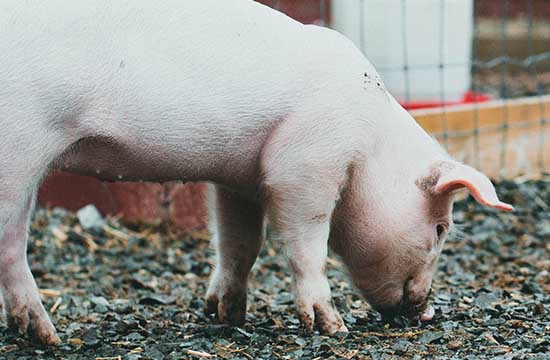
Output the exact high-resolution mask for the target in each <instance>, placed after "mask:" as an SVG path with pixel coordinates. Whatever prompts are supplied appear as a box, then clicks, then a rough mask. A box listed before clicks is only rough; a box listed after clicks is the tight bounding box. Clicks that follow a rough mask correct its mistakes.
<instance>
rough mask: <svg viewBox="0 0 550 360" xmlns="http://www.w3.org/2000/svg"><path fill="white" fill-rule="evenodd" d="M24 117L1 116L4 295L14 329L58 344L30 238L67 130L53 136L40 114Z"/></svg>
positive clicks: (0, 270) (0, 288) (0, 282)
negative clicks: (43, 183)
mask: <svg viewBox="0 0 550 360" xmlns="http://www.w3.org/2000/svg"><path fill="white" fill-rule="evenodd" d="M22 114H23V111H22V110H21V111H15V110H14V111H8V112H5V113H3V114H0V127H1V128H2V129H3V131H4V133H3V135H2V141H0V292H1V294H2V298H3V300H4V310H5V311H4V312H5V314H6V316H7V320H8V324H9V325H10V327H11V328H13V329H14V330H18V331H19V332H20V333H21V334H25V333H29V335H31V336H33V337H35V338H37V340H38V341H40V342H41V343H44V344H56V343H58V342H59V338H58V336H57V334H56V332H55V328H54V327H53V325H52V323H51V321H50V319H49V317H48V314H47V313H46V311H45V310H44V307H43V306H42V303H41V300H40V296H39V293H38V288H37V286H36V283H35V281H34V278H33V276H32V273H31V271H30V268H29V266H28V263H27V257H26V254H27V238H28V236H27V233H28V226H29V219H30V217H31V214H32V211H33V209H34V204H35V202H36V190H37V189H38V185H39V183H40V180H41V178H42V177H43V176H45V174H46V173H47V170H48V167H49V166H50V164H51V163H52V162H53V161H54V160H55V159H56V158H57V157H58V156H59V155H60V154H62V152H63V151H64V149H66V148H67V147H68V146H69V145H70V142H68V141H66V139H64V136H63V135H62V134H63V133H62V132H61V131H63V130H61V131H60V132H59V133H54V132H53V131H52V129H51V128H50V127H48V126H46V121H45V120H44V121H40V120H38V119H40V114H38V116H30V114H27V115H29V116H28V117H24V119H23V120H22V119H21V115H22ZM2 115H5V116H2ZM16 115H17V116H16ZM25 119H26V120H25ZM33 119H35V120H33Z"/></svg>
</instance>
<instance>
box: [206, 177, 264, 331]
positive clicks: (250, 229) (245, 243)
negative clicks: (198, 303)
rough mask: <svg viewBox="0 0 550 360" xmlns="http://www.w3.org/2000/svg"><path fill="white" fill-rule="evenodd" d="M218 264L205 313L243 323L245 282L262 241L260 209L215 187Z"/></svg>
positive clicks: (212, 279)
mask: <svg viewBox="0 0 550 360" xmlns="http://www.w3.org/2000/svg"><path fill="white" fill-rule="evenodd" d="M215 199H216V219H215V220H216V228H217V229H216V230H215V237H216V240H215V241H214V244H215V247H216V252H217V257H218V259H217V264H216V268H215V270H214V273H213V274H212V277H211V279H210V286H209V287H208V292H207V294H206V309H205V311H206V313H208V314H215V315H216V316H217V318H218V320H219V321H220V322H222V323H228V324H233V325H242V324H243V323H244V321H245V316H246V296H247V283H248V275H249V273H250V269H251V268H252V266H253V265H254V262H255V261H256V257H257V256H258V252H259V251H260V247H261V243H262V226H263V211H262V209H261V207H260V206H258V205H257V204H255V203H251V202H249V201H247V200H245V199H243V198H242V197H240V196H239V195H238V194H235V193H233V192H231V191H229V190H226V189H223V188H220V187H216V194H215Z"/></svg>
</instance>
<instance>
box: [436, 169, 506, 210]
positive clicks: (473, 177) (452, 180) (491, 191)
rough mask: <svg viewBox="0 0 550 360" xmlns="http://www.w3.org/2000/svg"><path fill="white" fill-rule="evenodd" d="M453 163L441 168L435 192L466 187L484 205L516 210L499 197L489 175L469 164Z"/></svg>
mask: <svg viewBox="0 0 550 360" xmlns="http://www.w3.org/2000/svg"><path fill="white" fill-rule="evenodd" d="M453 165H454V166H443V167H441V168H440V176H439V179H438V180H437V183H436V184H435V187H434V189H433V190H434V193H435V194H445V193H450V192H452V191H454V190H457V189H461V188H466V189H468V191H469V192H470V194H472V196H473V197H474V199H476V201H477V202H478V203H480V204H482V205H485V206H489V207H492V208H495V209H500V210H504V211H512V210H514V207H513V206H512V205H510V204H506V203H504V202H502V201H500V200H499V199H498V196H497V193H496V191H495V187H494V186H493V184H492V183H491V180H489V178H487V176H485V175H483V174H482V173H480V172H479V171H477V170H476V169H474V168H472V167H470V166H467V165H463V164H459V163H456V164H453Z"/></svg>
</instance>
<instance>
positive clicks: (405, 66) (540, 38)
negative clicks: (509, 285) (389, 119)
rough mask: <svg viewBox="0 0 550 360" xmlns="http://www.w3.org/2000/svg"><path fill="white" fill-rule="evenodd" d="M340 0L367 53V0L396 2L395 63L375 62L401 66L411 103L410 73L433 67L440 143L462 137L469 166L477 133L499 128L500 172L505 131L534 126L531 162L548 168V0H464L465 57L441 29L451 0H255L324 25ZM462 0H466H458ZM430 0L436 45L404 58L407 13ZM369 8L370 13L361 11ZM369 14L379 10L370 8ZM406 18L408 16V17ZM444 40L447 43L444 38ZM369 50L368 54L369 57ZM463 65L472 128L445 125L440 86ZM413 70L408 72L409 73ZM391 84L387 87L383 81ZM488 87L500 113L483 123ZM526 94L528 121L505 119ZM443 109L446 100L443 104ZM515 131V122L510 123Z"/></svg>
mask: <svg viewBox="0 0 550 360" xmlns="http://www.w3.org/2000/svg"><path fill="white" fill-rule="evenodd" d="M344 1H346V2H348V5H349V4H350V3H352V4H355V5H353V6H357V8H356V9H352V10H354V11H353V12H354V13H355V14H354V15H353V16H357V17H358V23H357V27H358V29H357V31H358V34H359V35H358V37H357V39H355V41H356V43H357V46H358V47H359V48H360V49H361V50H362V51H363V52H366V53H367V57H369V56H368V55H369V54H368V52H369V51H370V52H371V54H372V52H373V49H372V48H370V45H371V44H370V41H371V39H372V38H371V34H370V33H369V31H370V30H369V29H370V28H369V25H371V24H369V19H372V18H371V17H369V15H371V16H372V11H373V10H371V9H372V7H371V6H372V5H373V4H374V5H375V3H376V2H377V1H378V2H379V4H384V6H386V7H394V9H395V10H399V13H400V17H399V26H398V29H397V31H399V35H398V37H399V42H400V46H401V54H400V56H401V58H402V60H403V61H402V64H401V65H398V66H396V65H395V64H391V65H389V66H387V65H386V64H378V65H377V64H375V65H376V66H377V69H378V70H379V72H380V73H381V75H382V78H384V77H385V76H388V77H391V76H393V75H392V73H393V74H402V81H403V84H402V87H403V95H402V99H401V100H402V101H403V103H404V104H411V102H414V101H415V99H416V98H417V97H418V93H416V91H415V90H414V89H415V87H414V86H413V85H415V83H414V82H415V79H416V80H417V79H418V73H419V72H422V71H430V70H431V71H436V72H437V74H438V85H437V86H436V87H435V88H438V92H439V93H438V94H437V96H436V97H435V98H434V101H435V102H436V103H437V104H438V105H441V112H440V116H441V118H440V126H439V128H440V129H441V131H439V132H437V133H435V134H434V135H436V136H437V137H438V138H440V140H441V141H442V143H443V145H444V146H446V147H448V146H449V142H450V141H451V140H453V139H457V138H464V137H469V138H471V141H472V147H473V151H472V152H473V153H472V155H471V158H470V159H469V161H470V162H471V163H472V164H473V165H474V166H476V167H478V168H479V167H480V166H481V167H482V165H483V164H482V163H483V162H484V161H486V160H483V156H482V155H483V151H484V149H483V146H482V134H484V133H494V132H498V133H499V134H500V135H499V136H500V143H499V147H500V149H499V156H498V160H497V161H498V168H499V172H500V175H501V176H502V177H505V176H506V175H507V174H506V169H507V165H508V163H509V162H510V161H511V160H510V159H509V157H510V147H512V146H516V147H517V146H518V145H517V144H514V145H511V144H510V141H511V140H512V139H511V131H512V130H514V129H517V128H520V127H532V126H538V127H539V134H538V135H537V142H538V145H537V148H538V150H537V151H538V154H537V155H536V158H537V160H536V166H537V168H538V172H539V173H549V172H550V169H549V165H548V160H549V159H548V158H550V154H545V149H547V147H548V144H546V142H548V141H549V139H547V138H546V137H547V136H548V135H547V134H548V131H549V130H550V119H548V115H547V112H548V110H546V109H545V106H549V105H545V104H546V102H548V100H547V98H545V97H544V95H549V94H550V0H523V1H510V0H472V1H473V2H472V14H471V16H472V18H473V20H472V29H471V31H472V36H471V44H470V49H471V56H470V57H469V59H466V60H465V61H462V60H457V59H456V58H453V57H449V56H448V53H447V52H446V49H448V47H449V44H448V43H446V42H448V35H454V34H452V33H451V32H452V31H450V30H449V29H448V27H447V26H448V22H449V21H450V20H453V19H450V18H449V17H451V18H452V17H453V15H449V12H448V11H449V8H448V7H449V6H451V7H452V6H453V3H456V2H454V1H451V0H419V1H408V0H392V1H387V0H300V1H293V0H271V1H270V2H268V0H266V1H261V2H263V3H264V4H267V5H271V6H272V7H273V8H275V9H279V10H280V11H283V12H286V13H287V14H288V15H290V16H292V17H295V18H297V19H298V20H300V21H303V22H310V23H317V24H319V25H325V26H332V25H333V20H334V16H333V14H334V9H335V6H337V5H339V2H344ZM464 1H465V2H467V1H468V0H464ZM426 3H430V4H431V5H432V6H433V5H434V4H436V5H437V6H438V12H439V14H438V16H437V17H436V21H437V24H430V25H429V26H435V28H437V31H438V32H439V33H438V34H435V33H434V34H433V38H431V39H426V40H425V41H431V42H433V43H434V44H436V46H437V47H438V50H437V55H436V56H434V57H433V58H432V61H428V62H426V61H424V62H418V61H415V62H413V61H411V54H410V52H409V49H411V44H410V30H411V27H410V26H411V17H410V16H411V14H412V13H414V10H415V9H414V7H415V6H420V5H421V4H426ZM369 12H370V13H369ZM377 16H382V17H384V16H387V15H386V14H378V15H377ZM413 20H414V19H413ZM451 45H452V44H451ZM369 58H370V57H369ZM464 67H466V68H467V69H470V71H469V72H470V76H471V81H470V86H469V91H470V94H471V95H472V96H473V100H472V99H471V101H470V102H471V103H472V118H471V121H472V122H473V129H469V130H461V129H454V128H453V127H449V123H448V112H447V110H446V108H447V105H448V104H449V102H450V101H451V99H450V98H449V97H448V96H447V95H446V89H447V88H448V86H449V85H452V84H451V82H452V81H450V80H449V79H448V78H447V77H446V74H447V72H448V71H453V69H460V68H464ZM415 72H416V74H417V75H416V77H413V76H412V74H413V73H415ZM390 91H391V89H390ZM485 95H488V96H489V97H490V98H491V99H493V100H494V99H500V100H502V102H503V105H502V108H501V114H502V115H501V117H502V118H501V119H500V122H499V123H498V124H494V123H491V124H490V125H484V118H483V115H482V112H481V110H480V109H482V108H483V106H482V102H481V101H482V100H483V99H486V96H485ZM527 96H532V97H536V99H538V100H537V101H538V109H539V113H540V116H538V119H537V120H536V124H535V123H534V122H533V121H524V122H519V121H511V118H510V116H511V111H512V109H511V108H510V106H512V105H510V104H511V101H512V100H513V99H515V98H523V97H527ZM449 109H450V108H449ZM514 131H515V130H514Z"/></svg>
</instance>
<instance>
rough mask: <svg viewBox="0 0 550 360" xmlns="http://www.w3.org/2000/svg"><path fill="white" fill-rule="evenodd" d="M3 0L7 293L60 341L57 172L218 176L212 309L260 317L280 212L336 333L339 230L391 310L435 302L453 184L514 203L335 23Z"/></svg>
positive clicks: (228, 8) (1, 172)
mask: <svg viewBox="0 0 550 360" xmlns="http://www.w3.org/2000/svg"><path fill="white" fill-rule="evenodd" d="M5 1H7V3H6V4H5V6H4V7H3V8H2V11H0V24H9V26H4V27H3V28H2V31H1V32H0V82H1V83H2V86H1V87H0V128H1V129H2V130H3V133H2V138H1V141H0V250H1V251H0V292H1V295H2V297H3V300H4V303H5V308H6V310H7V316H8V320H9V324H10V325H11V327H12V328H14V329H16V330H18V331H20V332H21V333H27V332H29V333H30V334H32V335H34V336H35V337H36V338H37V339H38V340H39V341H40V342H42V343H46V344H55V343H57V342H58V341H59V338H58V337H57V335H56V332H55V329H54V327H53V325H52V323H51V321H50V319H49V318H48V315H47V313H46V311H45V310H44V308H43V307H42V305H41V302H40V298H39V295H38V291H37V287H36V284H35V282H34V279H33V278H32V274H31V273H30V270H29V267H28V265H27V263H26V256H25V255H26V253H25V250H26V241H27V231H26V230H27V227H28V219H29V214H30V213H31V211H32V209H33V204H34V203H35V200H36V194H35V189H37V188H38V185H39V184H40V181H41V180H42V179H43V177H44V176H45V175H46V174H47V173H48V171H49V170H50V169H56V168H57V169H63V170H67V171H71V172H74V173H78V174H84V175H91V176H96V177H98V178H100V179H102V180H107V181H118V180H124V181H141V180H142V181H156V182H164V181H173V180H174V181H210V182H213V183H215V184H216V191H217V195H216V205H215V209H216V217H215V222H216V226H215V228H216V233H217V234H216V238H217V240H216V242H215V246H216V249H217V251H218V266H217V268H216V269H215V271H214V274H213V276H212V280H211V283H210V286H209V289H208V292H207V302H206V303H207V309H206V310H207V312H209V313H213V314H215V315H216V316H217V318H218V320H219V321H221V322H226V323H236V324H241V323H242V322H243V321H244V319H245V313H246V291H247V278H248V274H249V272H250V269H251V267H252V265H253V263H254V261H255V259H256V256H257V254H258V251H259V249H260V246H261V240H262V233H263V224H264V216H265V217H266V218H267V220H268V222H269V224H270V226H271V227H272V228H273V231H274V232H275V233H276V235H277V236H276V237H275V241H278V242H279V243H280V245H281V247H282V248H283V251H284V252H285V254H286V255H287V257H288V260H289V266H290V267H291V269H292V271H293V274H294V293H295V296H296V305H297V310H298V316H299V318H300V320H301V322H302V323H303V325H304V327H305V328H307V329H308V330H312V329H313V328H314V327H315V326H317V327H318V328H319V329H320V330H321V331H323V332H324V333H328V334H332V333H335V332H339V331H347V328H346V326H345V324H344V322H343V321H342V318H341V316H340V314H339V313H338V311H337V310H336V308H335V307H334V304H333V302H332V297H331V292H330V284H329V282H328V280H327V277H326V275H325V265H326V257H327V253H328V246H329V244H330V246H331V247H332V248H333V249H334V250H335V251H336V253H338V254H339V255H340V256H341V257H342V259H343V261H344V263H345V264H346V266H347V267H348V269H349V272H350V274H351V276H352V279H353V281H354V283H355V284H356V285H357V287H358V289H359V291H360V292H361V293H362V294H364V295H365V297H366V299H367V300H368V301H369V302H370V303H371V304H372V305H373V306H374V307H376V308H378V309H381V310H382V311H385V312H387V313H390V314H394V313H404V314H406V315H409V316H411V317H420V318H422V319H429V318H430V317H432V316H433V309H431V308H429V307H427V297H428V293H429V289H430V285H431V279H432V274H433V272H434V268H435V266H436V261H437V257H438V255H439V253H440V252H441V248H442V246H443V243H444V240H445V237H446V234H447V232H448V230H449V229H450V228H451V227H452V219H451V208H452V192H453V191H454V190H457V189H459V188H462V187H465V188H467V189H468V190H469V191H470V192H471V193H472V195H473V196H474V197H475V198H476V200H477V201H479V202H480V203H482V204H484V205H487V206H491V207H495V208H498V209H502V210H511V206H509V205H507V204H504V203H501V202H500V201H499V200H498V198H497V196H496V194H495V190H494V188H493V186H492V184H491V183H490V181H489V180H488V179H487V178H486V177H485V176H484V175H482V174H480V173H479V172H477V171H475V170H474V169H472V168H470V167H467V166H465V165H462V164H459V163H457V162H455V161H453V160H452V159H451V158H450V157H449V156H448V155H447V154H446V153H445V151H443V149H442V148H441V147H440V146H439V145H438V144H437V142H436V141H435V140H433V139H432V138H431V137H430V136H429V135H428V134H426V133H425V132H424V130H422V129H421V128H420V126H418V125H417V123H416V122H415V121H414V119H412V118H411V116H410V115H409V114H408V113H407V112H406V111H405V110H404V109H403V108H402V107H401V106H399V104H398V103H397V102H396V101H395V99H394V98H393V97H392V96H391V95H390V94H389V93H388V91H387V90H386V89H385V87H384V84H383V83H382V81H381V80H380V78H379V76H378V74H377V73H376V70H375V69H374V68H373V66H372V65H371V64H370V63H369V61H368V60H367V59H366V58H365V57H364V55H363V54H362V53H361V52H360V51H359V50H358V49H357V48H356V47H355V46H354V45H353V44H352V43H351V42H350V41H349V40H347V39H345V38H344V37H342V36H341V35H340V34H337V33H335V32H333V31H331V30H328V29H324V28H320V27H316V26H305V25H302V24H300V23H298V22H296V21H293V20H291V19H289V18H288V17H286V16H284V15H282V14H280V13H278V12H276V11H273V10H270V9H268V8H267V7H265V6H262V5H260V4H258V3H257V2H254V1H243V0H225V1H215V0H186V1H180V0H166V1H162V2H158V3H156V2H151V1H148V0H134V1H131V2H113V1H108V0H94V1H70V0H52V1H53V2H54V3H55V4H53V5H52V4H51V3H50V2H41V1H20V0H5ZM289 54H294V55H292V56H290V55H289ZM438 226H439V227H438ZM438 229H439V231H438ZM438 232H439V235H438Z"/></svg>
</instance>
